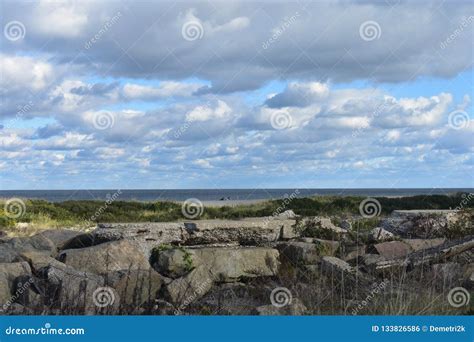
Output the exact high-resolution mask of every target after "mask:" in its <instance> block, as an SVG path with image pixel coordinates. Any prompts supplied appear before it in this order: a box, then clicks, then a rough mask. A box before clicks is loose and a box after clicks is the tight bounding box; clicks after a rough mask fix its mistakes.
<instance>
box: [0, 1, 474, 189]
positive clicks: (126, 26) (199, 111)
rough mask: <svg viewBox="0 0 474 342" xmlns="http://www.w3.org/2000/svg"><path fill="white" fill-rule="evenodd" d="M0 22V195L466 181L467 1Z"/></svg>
mask: <svg viewBox="0 0 474 342" xmlns="http://www.w3.org/2000/svg"><path fill="white" fill-rule="evenodd" d="M0 13H1V14H0V16H1V18H0V19H1V25H2V28H3V32H2V33H3V34H2V36H1V52H0V61H1V62H0V64H1V79H0V92H1V99H2V101H1V107H0V145H1V149H0V185H1V188H2V189H76V188H81V189H100V188H122V189H125V188H260V187H275V188H278V187H312V188H325V187H333V188H354V187H356V188H357V187H359V188H363V187H387V188H391V187H394V188H397V187H474V178H473V177H474V172H473V171H474V154H473V152H474V135H473V133H474V122H473V114H472V112H473V105H472V103H471V101H472V96H473V84H474V82H473V81H474V79H473V36H474V5H473V3H472V2H470V1H445V2H442V1H439V2H438V1H431V2H428V1H411V2H409V3H408V2H407V1H395V0H394V1H392V0H386V1H377V2H372V1H357V2H353V1H349V0H342V1H319V2H312V3H307V2H303V1H291V2H290V1H288V2H283V1H273V2H270V1H264V2H252V1H232V2H230V1H203V2H195V1H181V2H171V1H162V2H159V3H158V2H157V1H153V2H152V1H130V2H127V1H100V2H98V1H34V2H32V1H18V0H15V1H8V0H1V10H0Z"/></svg>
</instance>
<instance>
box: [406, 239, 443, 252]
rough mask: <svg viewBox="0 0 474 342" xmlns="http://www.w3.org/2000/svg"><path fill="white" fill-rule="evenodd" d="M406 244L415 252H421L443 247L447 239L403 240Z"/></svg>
mask: <svg viewBox="0 0 474 342" xmlns="http://www.w3.org/2000/svg"><path fill="white" fill-rule="evenodd" d="M402 241H403V242H404V243H406V244H408V245H409V246H410V248H411V249H412V251H413V252H416V251H421V250H423V249H428V248H432V247H437V246H441V245H442V244H443V243H445V242H446V239H445V238H438V239H403V240H402Z"/></svg>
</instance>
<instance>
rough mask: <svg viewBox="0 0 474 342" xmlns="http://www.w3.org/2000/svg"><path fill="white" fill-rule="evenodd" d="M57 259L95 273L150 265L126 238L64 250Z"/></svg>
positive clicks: (144, 267)
mask: <svg viewBox="0 0 474 342" xmlns="http://www.w3.org/2000/svg"><path fill="white" fill-rule="evenodd" d="M58 259H59V261H61V262H63V263H65V264H66V265H68V266H71V267H72V268H75V269H77V270H79V271H84V272H90V273H95V274H106V273H109V272H112V271H120V270H136V269H141V270H147V269H148V268H149V267H150V264H149V262H148V259H147V258H146V257H145V255H144V254H143V252H142V250H141V249H140V248H139V247H137V246H136V244H134V243H133V242H131V241H128V240H121V241H112V242H107V243H103V244H100V245H97V246H92V247H87V248H81V249H68V250H64V251H62V252H61V253H60V254H59V256H58Z"/></svg>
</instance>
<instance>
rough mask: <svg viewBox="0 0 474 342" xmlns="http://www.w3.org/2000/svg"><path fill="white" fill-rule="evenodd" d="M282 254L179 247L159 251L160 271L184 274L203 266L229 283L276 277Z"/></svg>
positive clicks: (247, 249) (264, 250) (268, 250)
mask: <svg viewBox="0 0 474 342" xmlns="http://www.w3.org/2000/svg"><path fill="white" fill-rule="evenodd" d="M278 258H279V253H278V251H277V250H276V249H273V248H264V247H243V248H242V247H239V248H232V247H231V248H228V247H223V248H222V247H221V248H209V247H201V248H186V249H184V248H180V249H170V250H165V251H162V252H159V255H158V261H157V263H156V264H155V265H156V267H157V270H158V271H159V272H162V273H163V274H166V275H168V276H172V277H178V276H182V275H183V274H185V273H187V272H190V271H191V270H192V269H194V268H198V267H200V266H203V267H205V268H207V269H209V270H210V271H212V274H213V279H215V280H219V281H223V282H228V281H236V280H238V279H241V278H254V277H264V276H274V275H276V274H277V272H278V266H279V264H280V262H279V259H278Z"/></svg>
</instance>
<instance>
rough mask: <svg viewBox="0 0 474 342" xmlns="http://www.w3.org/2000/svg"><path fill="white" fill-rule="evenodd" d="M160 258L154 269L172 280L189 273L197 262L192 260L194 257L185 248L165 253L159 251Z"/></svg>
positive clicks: (165, 251) (169, 250)
mask: <svg viewBox="0 0 474 342" xmlns="http://www.w3.org/2000/svg"><path fill="white" fill-rule="evenodd" d="M157 253H158V257H157V261H156V263H155V264H154V265H153V267H154V268H155V269H156V270H157V271H158V272H160V273H161V274H164V275H166V276H168V277H171V278H179V277H182V276H183V275H185V274H186V273H189V272H190V271H191V270H192V268H193V267H195V265H194V263H196V261H195V260H194V259H195V257H194V259H193V258H192V257H193V256H194V255H192V254H190V253H189V252H188V251H187V250H185V249H184V248H172V249H168V250H164V251H158V252H157Z"/></svg>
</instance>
